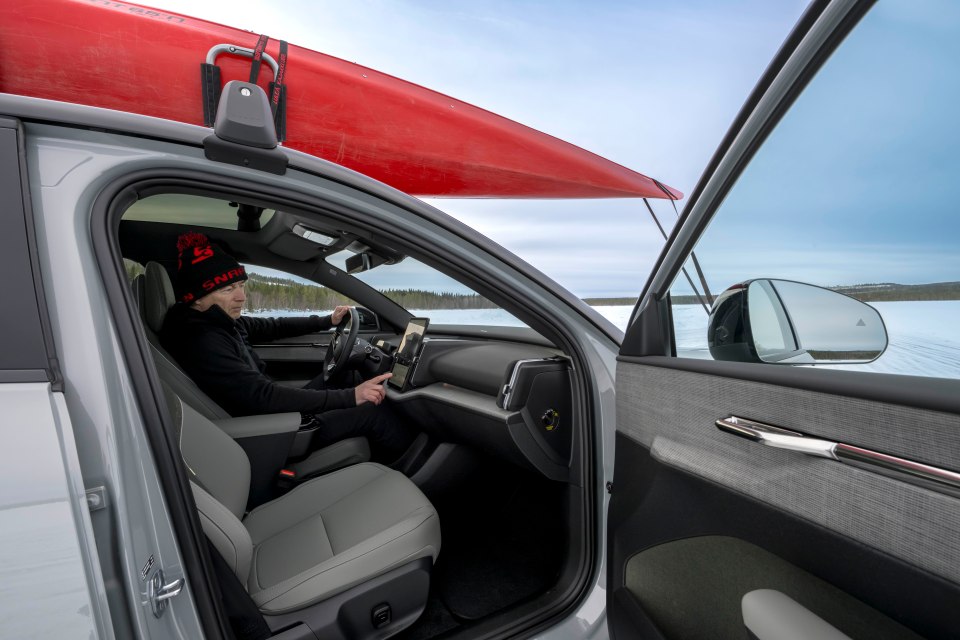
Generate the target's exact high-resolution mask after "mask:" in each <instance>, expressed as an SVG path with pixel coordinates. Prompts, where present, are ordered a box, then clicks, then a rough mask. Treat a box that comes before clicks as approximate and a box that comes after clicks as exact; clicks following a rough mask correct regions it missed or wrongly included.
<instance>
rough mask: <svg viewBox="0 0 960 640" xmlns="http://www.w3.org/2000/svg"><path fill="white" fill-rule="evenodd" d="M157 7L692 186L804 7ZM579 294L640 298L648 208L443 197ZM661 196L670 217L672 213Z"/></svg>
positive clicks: (393, 2)
mask: <svg viewBox="0 0 960 640" xmlns="http://www.w3.org/2000/svg"><path fill="white" fill-rule="evenodd" d="M155 4H156V6H158V7H160V8H164V9H168V10H173V11H178V12H181V13H185V14H188V15H193V16H196V17H201V18H207V19H210V20H213V21H216V22H222V23H228V24H230V25H232V26H236V27H240V28H244V29H249V30H252V31H256V32H261V33H267V34H268V35H270V36H271V37H277V38H280V37H282V38H284V39H286V40H288V41H290V42H293V43H296V44H299V45H302V46H306V47H310V48H313V49H316V50H318V51H322V52H324V53H328V54H331V55H335V56H338V57H341V58H344V59H347V60H351V61H354V62H357V63H360V64H363V65H366V66H369V67H372V68H375V69H378V70H380V71H384V72H386V73H390V74H393V75H396V76H398V77H401V78H404V79H406V80H410V81H412V82H416V83H418V84H422V85H424V86H427V87H430V88H431V89H434V90H437V91H441V92H443V93H447V94H449V95H452V96H455V97H457V98H459V99H462V100H465V101H467V102H471V103H473V104H476V105H478V106H480V107H483V108H486V109H489V110H491V111H494V112H496V113H499V114H501V115H504V116H507V117H509V118H513V119H515V120H517V121H519V122H522V123H524V124H527V125H529V126H532V127H534V128H536V129H540V130H542V131H545V132H547V133H549V134H552V135H555V136H557V137H560V138H563V139H565V140H568V141H569V142H572V143H574V144H577V145H579V146H582V147H584V148H586V149H589V150H591V151H593V152H595V153H599V154H600V155H603V156H606V157H608V158H610V159H611V160H614V161H616V162H619V163H621V164H623V165H625V166H628V167H630V168H632V169H635V170H637V171H640V172H641V173H645V174H647V175H650V176H653V177H655V178H657V179H659V180H661V181H663V182H665V183H667V184H669V185H671V186H674V187H676V188H678V189H680V190H682V191H683V192H684V193H689V192H690V191H691V190H692V189H693V187H694V185H695V184H696V181H697V179H698V178H699V177H700V173H701V171H702V169H703V167H704V165H705V164H706V162H707V160H708V159H709V157H710V155H711V154H712V153H713V151H714V149H715V148H716V146H717V144H718V143H719V141H720V139H721V137H722V136H723V134H724V133H725V132H726V129H727V127H728V126H729V123H730V122H731V121H732V120H733V118H734V116H735V115H736V113H737V111H738V110H739V108H740V106H741V104H742V102H743V100H744V99H745V97H746V96H747V94H748V93H749V91H750V89H751V88H752V87H753V85H754V84H755V82H756V81H757V79H758V78H759V76H760V74H761V73H762V72H763V69H764V68H765V67H766V64H767V62H768V61H769V60H770V58H771V57H772V56H773V54H774V53H775V52H776V50H777V48H778V47H779V45H780V43H781V42H782V41H783V39H784V38H785V37H786V35H787V33H788V32H789V30H790V29H791V28H792V26H793V24H794V23H795V22H796V20H797V18H798V17H799V16H800V14H801V13H802V11H803V8H804V7H805V5H806V3H805V2H802V1H799V0H780V1H778V2H766V1H762V0H741V1H729V2H709V1H694V2H684V3H676V2H673V3H670V2H666V3H665V2H626V1H617V2H594V3H585V2H546V1H543V2H529V1H522V0H521V1H514V2H507V1H494V2H479V3H477V2H474V3H466V2H410V1H399V0H353V1H351V2H333V1H329V0H328V1H321V2H313V1H312V2H298V1H288V2H276V1H272V2H255V1H246V2H243V3H238V2H235V1H234V0H207V1H205V2H196V1H195V0H191V1H189V2H187V1H183V0H165V1H162V0H156V2H155ZM434 204H436V205H437V206H439V207H440V208H441V209H443V210H444V211H446V212H447V213H450V214H451V215H454V216H455V217H457V218H459V219H461V220H463V221H464V222H466V223H467V224H470V225H471V226H474V227H476V228H477V229H479V230H480V231H481V232H483V233H484V234H486V235H488V236H490V237H491V238H493V239H494V240H496V241H497V242H499V243H500V244H502V245H504V246H505V247H507V248H508V249H510V250H512V251H514V252H515V253H517V254H518V255H520V256H521V257H522V258H524V259H526V260H527V261H528V262H530V263H531V264H533V265H534V266H536V267H538V268H539V269H541V270H542V271H544V272H546V273H547V274H548V275H550V276H552V277H553V278H554V279H556V280H557V281H559V282H560V283H561V284H563V285H565V286H567V287H568V288H570V289H571V290H572V291H574V292H575V293H577V294H579V295H581V296H599V295H631V294H636V293H637V292H638V291H639V289H640V287H641V286H642V284H643V282H644V280H645V279H646V276H647V273H648V271H649V269H650V267H651V266H652V264H653V262H654V260H655V259H656V256H657V254H658V253H659V251H660V249H661V246H662V244H663V241H662V239H661V238H660V236H659V233H658V232H657V230H656V228H655V227H654V225H653V223H652V222H651V221H650V219H649V214H648V213H647V212H646V210H645V208H643V205H642V203H641V202H639V201H633V200H604V201H594V200H590V201H496V200H494V201H480V200H443V201H436V202H434ZM666 205H667V203H666V202H662V201H661V206H660V207H659V212H660V213H661V214H662V219H663V220H664V221H665V222H667V223H669V222H670V221H672V219H673V218H674V214H673V211H672V208H670V207H669V206H666Z"/></svg>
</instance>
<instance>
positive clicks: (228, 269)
mask: <svg viewBox="0 0 960 640" xmlns="http://www.w3.org/2000/svg"><path fill="white" fill-rule="evenodd" d="M246 279H247V272H246V271H245V270H244V268H243V266H242V265H241V264H240V263H239V262H237V261H236V259H234V258H233V256H231V255H230V254H228V253H227V252H226V251H224V250H223V249H221V248H220V247H218V246H217V245H215V244H212V243H211V242H210V240H209V238H207V236H205V235H203V234H202V233H196V232H191V233H184V234H182V235H181V236H180V237H179V238H177V280H176V286H175V289H176V294H177V300H178V301H180V302H185V303H190V302H193V301H194V300H197V299H198V298H202V297H203V296H205V295H207V294H208V293H213V292H214V291H216V290H217V289H220V288H222V287H225V286H227V285H229V284H233V283H234V282H240V281H242V280H246Z"/></svg>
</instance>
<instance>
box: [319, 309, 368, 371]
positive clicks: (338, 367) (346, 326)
mask: <svg viewBox="0 0 960 640" xmlns="http://www.w3.org/2000/svg"><path fill="white" fill-rule="evenodd" d="M359 333H360V314H359V313H357V308H356V307H350V315H349V316H348V317H345V318H344V319H342V320H341V321H340V324H338V325H337V327H336V329H335V330H334V332H333V335H332V336H330V344H328V345H327V352H326V353H325V354H324V355H323V381H324V382H329V381H330V379H331V378H334V377H336V376H338V375H340V373H342V372H343V370H344V369H346V367H347V361H348V360H349V359H350V354H351V353H353V348H354V347H355V346H356V344H357V336H358V334H359Z"/></svg>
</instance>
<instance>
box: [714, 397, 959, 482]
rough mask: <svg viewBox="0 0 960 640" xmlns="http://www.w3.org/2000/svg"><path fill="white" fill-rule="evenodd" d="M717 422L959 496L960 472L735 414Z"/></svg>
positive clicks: (769, 442)
mask: <svg viewBox="0 0 960 640" xmlns="http://www.w3.org/2000/svg"><path fill="white" fill-rule="evenodd" d="M716 425H717V428H718V429H720V430H721V431H725V432H727V433H730V434H733V435H735V436H739V437H741V438H746V439H747V440H751V441H753V442H757V443H759V444H763V445H766V446H768V447H774V448H776V449H787V450H789V451H797V452H799V453H804V454H807V455H809V456H816V457H818V458H828V459H830V460H836V461H837V462H842V463H844V464H849V465H852V466H855V467H859V468H861V469H865V470H867V471H872V472H874V473H880V474H883V475H885V476H888V477H892V478H896V479H897V480H902V481H904V482H909V483H911V484H915V485H918V486H921V487H925V488H927V489H932V490H934V491H939V492H941V493H946V494H949V495H952V496H957V497H960V473H957V472H956V471H951V470H949V469H942V468H940V467H934V466H931V465H928V464H924V463H922V462H916V461H914V460H908V459H906V458H899V457H897V456H891V455H887V454H885V453H880V452H879V451H872V450H870V449H863V448H861V447H855V446H853V445H850V444H844V443H842V442H834V441H832V440H824V439H822V438H814V437H811V436H808V435H805V434H803V433H800V432H798V431H791V430H790V429H783V428H781V427H774V426H772V425H769V424H763V423H762V422H755V421H753V420H746V419H744V418H738V417H736V416H730V417H728V418H722V419H720V420H717V422H716Z"/></svg>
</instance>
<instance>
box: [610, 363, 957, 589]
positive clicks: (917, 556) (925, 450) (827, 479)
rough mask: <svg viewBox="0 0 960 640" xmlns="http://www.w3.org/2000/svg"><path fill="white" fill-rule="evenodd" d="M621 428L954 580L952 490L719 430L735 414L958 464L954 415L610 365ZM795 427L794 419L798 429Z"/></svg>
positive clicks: (711, 475) (664, 453) (715, 477)
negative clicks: (719, 424) (915, 483)
mask: <svg viewBox="0 0 960 640" xmlns="http://www.w3.org/2000/svg"><path fill="white" fill-rule="evenodd" d="M617 389H618V393H617V416H618V418H617V420H618V430H619V431H621V432H622V433H624V434H625V435H627V436H629V437H630V438H632V439H634V440H636V441H637V442H640V443H641V444H643V445H645V446H647V447H649V448H650V451H651V455H653V456H654V458H656V459H657V460H659V461H660V462H662V463H664V464H667V465H670V466H672V467H675V468H678V469H681V470H683V471H686V472H688V473H691V474H693V475H695V476H698V477H701V478H705V479H708V480H711V481H713V482H716V483H719V484H722V485H724V486H727V487H730V488H731V489H733V490H735V491H738V492H740V493H742V494H745V495H748V496H750V497H753V498H756V499H758V500H761V501H762V502H765V503H767V504H769V505H771V506H773V507H775V508H778V509H781V510H783V511H786V512H788V513H791V514H793V515H796V516H799V517H801V518H804V519H806V520H809V521H811V522H814V523H816V524H819V525H821V526H823V527H826V528H827V529H829V530H831V531H835V532H836V533H838V534H840V535H843V536H847V537H849V538H851V539H854V540H857V541H859V542H861V543H863V544H866V545H869V546H871V547H873V548H875V549H878V550H880V551H882V552H885V553H887V554H890V555H892V556H894V557H897V558H900V559H902V560H903V561H905V562H908V563H910V564H912V565H914V566H917V567H919V568H921V569H925V570H927V571H929V572H931V573H934V574H936V575H938V576H940V577H943V578H945V579H947V580H950V581H953V582H955V583H957V582H960V537H958V536H957V535H956V532H957V531H958V530H960V499H957V498H954V497H950V496H946V495H943V494H939V493H935V492H933V491H929V490H927V489H923V488H921V487H916V486H913V485H909V484H905V483H902V482H898V481H896V480H892V479H889V478H886V477H884V476H879V475H876V474H873V473H870V472H866V471H862V470H860V469H856V468H853V467H849V466H846V465H842V464H838V463H836V462H832V461H830V460H825V459H818V458H811V457H808V456H804V455H802V454H797V453H794V452H790V451H783V450H778V449H771V448H769V447H763V446H758V445H756V444H755V443H752V442H748V441H746V440H743V439H741V438H736V437H733V436H730V435H729V434H725V433H723V432H721V431H719V430H718V429H717V428H716V427H715V426H714V421H715V420H717V419H718V418H721V417H725V416H727V415H731V414H733V415H740V416H744V417H749V418H751V419H754V420H758V421H761V422H767V423H769V424H774V425H777V426H783V427H785V428H788V429H789V428H792V429H796V430H798V431H805V432H808V433H809V432H811V428H810V425H814V427H815V429H814V430H813V433H814V434H815V435H820V436H823V437H834V438H836V439H840V440H843V441H846V442H850V443H852V444H856V445H858V446H864V447H870V448H874V449H877V450H879V451H884V452H887V453H894V454H896V455H903V456H904V457H911V458H913V459H918V460H923V461H929V462H930V463H931V464H939V465H942V466H945V467H954V466H956V460H957V459H958V458H957V456H956V454H957V452H960V418H958V417H957V416H955V415H952V414H944V413H938V412H933V411H925V410H919V409H910V408H906V407H902V406H898V405H891V404H884V403H880V402H869V401H864V400H859V399H851V398H844V397H841V396H837V395H831V394H822V393H816V392H810V391H805V390H800V389H794V388H790V387H779V386H775V385H771V384H763V383H757V382H748V381H744V380H735V379H729V378H724V377H720V376H712V375H704V374H699V373H691V372H687V371H678V370H673V369H667V368H663V367H653V366H643V365H637V364H632V363H627V362H620V363H618V366H617ZM801 427H803V428H801Z"/></svg>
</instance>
